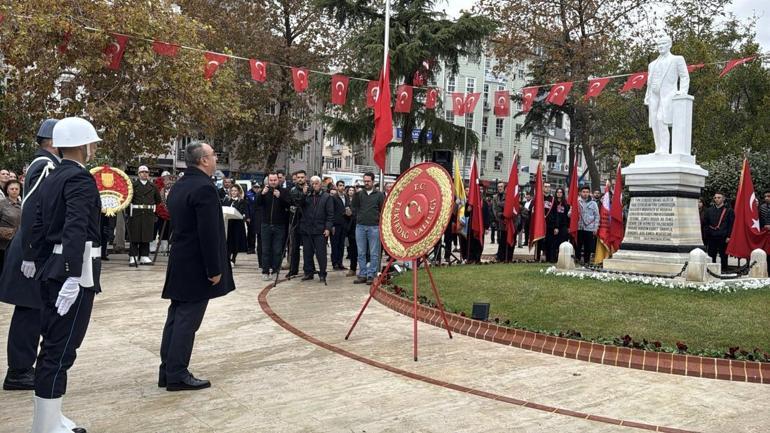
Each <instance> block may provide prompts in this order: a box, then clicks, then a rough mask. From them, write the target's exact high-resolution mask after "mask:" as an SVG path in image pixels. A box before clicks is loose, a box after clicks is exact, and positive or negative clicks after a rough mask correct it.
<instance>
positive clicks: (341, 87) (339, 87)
mask: <svg viewBox="0 0 770 433" xmlns="http://www.w3.org/2000/svg"><path fill="white" fill-rule="evenodd" d="M334 87H336V88H337V91H338V93H339V94H340V95H342V92H344V91H345V83H343V82H342V81H338V82H337V84H335V85H334Z"/></svg>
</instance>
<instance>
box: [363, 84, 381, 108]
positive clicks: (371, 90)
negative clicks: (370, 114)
mask: <svg viewBox="0 0 770 433" xmlns="http://www.w3.org/2000/svg"><path fill="white" fill-rule="evenodd" d="M379 94H380V82H379V81H377V80H372V81H370V82H369V84H368V85H367V86H366V107H367V108H374V104H376V103H377V97H378V96H379Z"/></svg>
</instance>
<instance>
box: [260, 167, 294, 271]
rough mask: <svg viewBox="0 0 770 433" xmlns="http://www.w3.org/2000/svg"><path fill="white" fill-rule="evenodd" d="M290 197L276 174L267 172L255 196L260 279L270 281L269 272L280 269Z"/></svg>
mask: <svg viewBox="0 0 770 433" xmlns="http://www.w3.org/2000/svg"><path fill="white" fill-rule="evenodd" d="M290 204H291V198H290V194H289V191H288V190H287V189H286V188H282V187H280V186H279V182H278V174H276V173H275V172H272V173H268V175H267V178H266V182H265V186H264V187H263V188H262V192H260V194H259V195H258V196H257V206H259V207H261V208H262V242H263V245H262V254H263V257H262V265H263V266H262V280H263V281H270V273H271V272H272V273H273V274H275V273H278V272H280V271H281V261H282V260H283V250H284V245H285V240H286V235H287V233H288V232H287V228H286V226H287V225H288V224H289V222H290V217H289V206H290Z"/></svg>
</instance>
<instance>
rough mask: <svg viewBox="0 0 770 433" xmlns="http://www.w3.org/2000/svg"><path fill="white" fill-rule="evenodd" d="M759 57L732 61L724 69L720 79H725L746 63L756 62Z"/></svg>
mask: <svg viewBox="0 0 770 433" xmlns="http://www.w3.org/2000/svg"><path fill="white" fill-rule="evenodd" d="M756 57H757V56H751V57H744V58H742V59H732V60H730V61H729V62H727V64H726V65H725V68H724V69H722V72H720V73H719V78H722V77H724V76H725V75H727V73H728V72H730V71H732V70H733V69H734V68H735V67H736V66H740V65H742V64H744V63H747V62H750V61H752V60H754V59H755V58H756Z"/></svg>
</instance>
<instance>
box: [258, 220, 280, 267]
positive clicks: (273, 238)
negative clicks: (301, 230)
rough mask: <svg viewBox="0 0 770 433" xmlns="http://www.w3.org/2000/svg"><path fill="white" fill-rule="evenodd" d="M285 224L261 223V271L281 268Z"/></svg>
mask: <svg viewBox="0 0 770 433" xmlns="http://www.w3.org/2000/svg"><path fill="white" fill-rule="evenodd" d="M285 235H286V224H262V243H263V244H264V245H262V255H263V257H262V273H263V274H269V273H270V272H271V271H272V272H278V271H280V270H281V260H282V259H283V241H284V240H285V239H286V238H285V237H284V236H285Z"/></svg>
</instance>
